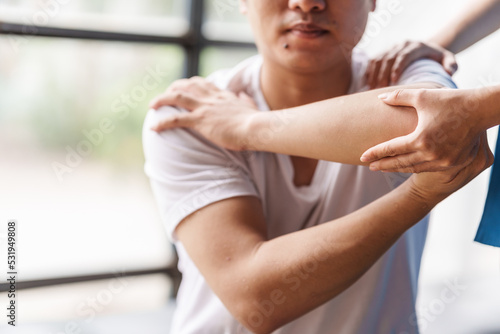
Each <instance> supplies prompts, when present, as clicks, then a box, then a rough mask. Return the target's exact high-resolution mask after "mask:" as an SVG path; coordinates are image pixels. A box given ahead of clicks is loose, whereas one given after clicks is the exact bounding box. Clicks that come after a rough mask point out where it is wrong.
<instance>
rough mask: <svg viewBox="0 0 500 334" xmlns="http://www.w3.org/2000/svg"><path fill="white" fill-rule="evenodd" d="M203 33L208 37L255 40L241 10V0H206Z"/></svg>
mask: <svg viewBox="0 0 500 334" xmlns="http://www.w3.org/2000/svg"><path fill="white" fill-rule="evenodd" d="M204 1H205V3H204V5H205V18H204V22H203V34H204V35H205V37H206V38H208V39H213V40H227V41H242V42H253V36H252V31H251V30H250V26H249V24H248V22H247V20H246V17H245V16H244V15H243V14H241V13H240V11H239V0H204Z"/></svg>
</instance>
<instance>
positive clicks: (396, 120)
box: [152, 78, 439, 164]
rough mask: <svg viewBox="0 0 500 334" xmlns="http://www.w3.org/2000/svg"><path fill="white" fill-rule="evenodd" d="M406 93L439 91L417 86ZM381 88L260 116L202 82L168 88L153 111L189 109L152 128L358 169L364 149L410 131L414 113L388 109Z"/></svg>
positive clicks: (233, 98) (231, 147)
mask: <svg viewBox="0 0 500 334" xmlns="http://www.w3.org/2000/svg"><path fill="white" fill-rule="evenodd" d="M405 87H406V88H412V87H413V88H419V87H420V88H438V87H439V86H438V85H436V84H418V85H412V86H405ZM389 91H390V89H387V88H386V89H381V90H377V91H369V92H364V93H359V94H353V95H348V96H342V97H338V98H334V99H329V100H325V101H321V102H316V103H312V104H308V105H304V106H300V107H296V108H291V109H284V110H275V111H272V112H259V111H257V110H256V109H255V108H254V107H252V105H251V104H249V103H248V102H247V103H245V102H244V101H242V100H241V99H240V98H238V97H237V96H236V95H234V94H233V93H230V92H227V91H222V90H220V89H218V88H216V87H215V86H214V85H212V84H209V83H207V82H206V81H204V80H203V79H201V78H194V79H190V80H186V81H182V82H181V84H180V85H177V86H176V85H174V86H172V87H170V88H169V89H168V90H167V92H166V93H164V94H163V95H162V96H161V97H160V98H159V99H157V100H156V101H154V102H153V104H152V107H154V108H156V107H158V106H160V105H175V106H178V107H181V108H185V109H188V110H190V112H179V113H177V114H175V115H171V116H170V117H168V118H166V119H163V120H162V121H161V122H160V123H159V124H158V125H157V126H156V127H155V128H154V129H155V130H156V131H163V130H167V129H170V128H175V127H187V128H192V129H194V130H196V131H198V132H199V133H201V134H202V135H203V136H205V137H206V138H207V139H209V140H210V141H212V142H214V143H216V144H218V145H220V146H223V147H225V148H229V149H232V150H255V151H268V152H274V153H281V154H287V155H295V156H302V157H308V158H314V159H320V160H329V161H336V162H341V163H348V164H362V163H361V161H360V159H359V157H360V156H361V153H362V152H364V151H365V150H366V149H367V148H369V147H371V146H373V145H376V144H378V143H381V142H383V141H386V140H389V139H392V138H394V137H398V136H402V135H406V134H408V133H410V132H411V131H413V130H414V129H415V126H416V124H417V117H416V113H415V111H414V109H413V108H407V107H391V106H388V105H386V104H385V103H383V102H382V101H380V100H379V99H378V98H377V96H378V95H379V94H381V93H383V92H389Z"/></svg>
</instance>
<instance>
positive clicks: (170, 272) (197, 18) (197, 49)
mask: <svg viewBox="0 0 500 334" xmlns="http://www.w3.org/2000/svg"><path fill="white" fill-rule="evenodd" d="M186 6H188V8H189V29H188V31H187V33H186V34H184V35H183V36H155V35H147V34H131V33H119V32H108V31H97V30H96V31H94V30H85V29H65V28H57V27H50V26H47V27H42V26H36V25H29V24H20V23H14V22H2V21H0V34H3V35H22V36H39V37H53V38H72V39H84V40H97V41H109V42H134V43H153V44H155V43H156V44H173V45H179V46H181V47H182V48H183V50H184V52H185V57H186V60H185V63H184V77H192V76H195V75H199V70H200V55H201V52H202V51H203V49H204V48H206V47H210V46H213V47H229V48H240V49H241V48H247V49H255V44H253V43H246V42H234V41H225V40H213V39H207V38H205V37H204V36H203V32H202V26H203V18H204V12H205V8H204V7H205V1H204V0H189V1H188V3H187V4H186ZM155 273H163V274H165V275H167V276H168V277H170V278H171V279H172V282H173V286H174V297H175V295H176V292H177V289H178V287H179V284H180V280H181V274H180V273H179V272H178V270H177V261H173V262H172V264H171V265H170V266H167V267H165V268H156V269H147V270H141V271H129V272H126V273H124V275H125V276H138V275H150V274H155ZM115 276H116V274H114V273H103V274H96V275H86V276H75V277H65V278H64V277H63V278H50V279H43V280H33V281H21V282H18V283H17V286H16V288H17V289H29V288H35V287H47V286H53V285H59V284H68V283H76V282H87V281H93V280H101V279H109V278H113V277H115ZM8 290H9V285H8V284H0V292H5V291H8Z"/></svg>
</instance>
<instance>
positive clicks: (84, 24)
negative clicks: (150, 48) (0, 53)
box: [0, 0, 188, 36]
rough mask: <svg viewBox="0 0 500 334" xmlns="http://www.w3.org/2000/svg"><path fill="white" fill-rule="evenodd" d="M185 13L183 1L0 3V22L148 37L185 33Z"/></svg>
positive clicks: (3, 0)
mask: <svg viewBox="0 0 500 334" xmlns="http://www.w3.org/2000/svg"><path fill="white" fill-rule="evenodd" d="M186 13H187V8H186V1H182V0H144V1H118V0H94V1H88V0H71V1H68V0H51V1H28V0H0V21H2V20H3V21H6V22H12V23H23V24H29V25H36V26H40V27H44V26H51V27H62V28H73V29H89V30H106V31H115V32H129V33H144V34H151V35H168V36H178V35H182V34H184V33H185V32H186V31H187V29H188V22H187V20H186V17H187V15H186Z"/></svg>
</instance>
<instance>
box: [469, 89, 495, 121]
mask: <svg viewBox="0 0 500 334" xmlns="http://www.w3.org/2000/svg"><path fill="white" fill-rule="evenodd" d="M470 99H477V101H478V103H477V106H478V107H477V110H474V112H475V115H473V116H474V117H475V118H476V119H477V121H478V122H479V123H480V124H481V130H487V129H489V128H491V127H494V126H496V125H499V124H500V85H496V86H491V87H483V88H478V89H476V90H473V91H472V94H471V96H470Z"/></svg>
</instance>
